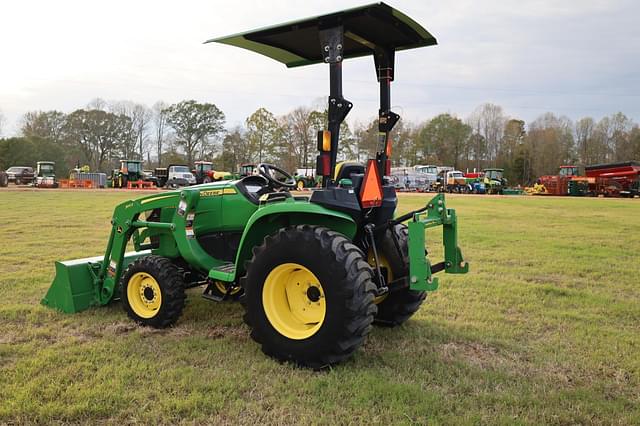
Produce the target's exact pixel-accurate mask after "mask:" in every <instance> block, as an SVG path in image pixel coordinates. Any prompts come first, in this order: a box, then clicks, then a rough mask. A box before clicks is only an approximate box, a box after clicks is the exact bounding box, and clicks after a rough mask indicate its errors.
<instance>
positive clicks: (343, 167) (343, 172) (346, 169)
mask: <svg viewBox="0 0 640 426" xmlns="http://www.w3.org/2000/svg"><path fill="white" fill-rule="evenodd" d="M352 173H355V174H364V164H362V163H357V162H355V161H343V162H342V163H338V165H337V166H336V173H335V179H334V180H335V181H336V182H340V179H351V174H352Z"/></svg>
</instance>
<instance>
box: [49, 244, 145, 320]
mask: <svg viewBox="0 0 640 426" xmlns="http://www.w3.org/2000/svg"><path fill="white" fill-rule="evenodd" d="M148 254H150V252H149V251H148V250H147V251H141V252H129V253H126V254H125V256H124V260H123V268H126V267H127V266H128V265H129V264H130V263H131V262H133V261H134V260H136V259H137V258H139V257H141V256H144V255H148ZM103 260H104V258H103V257H102V256H96V257H87V258H84V259H74V260H67V261H63V262H56V276H55V278H54V279H53V282H52V283H51V287H49V290H48V291H47V294H46V295H45V297H44V298H43V299H42V300H41V303H42V304H43V305H45V306H48V307H50V308H54V309H57V310H59V311H62V312H64V313H68V314H72V313H76V312H80V311H83V310H85V309H87V308H89V307H91V306H97V305H99V304H100V303H99V301H98V298H97V289H96V285H97V284H96V282H95V276H97V274H98V271H99V269H100V266H101V265H102V261H103Z"/></svg>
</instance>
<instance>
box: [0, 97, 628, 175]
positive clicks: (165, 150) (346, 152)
mask: <svg viewBox="0 0 640 426" xmlns="http://www.w3.org/2000/svg"><path fill="white" fill-rule="evenodd" d="M326 121H327V112H326V110H322V109H317V108H311V107H306V106H301V107H298V108H296V109H294V110H292V111H291V112H289V113H287V114H285V115H282V116H276V115H274V114H273V113H272V112H270V111H268V110H267V109H265V108H259V109H258V110H256V111H255V112H254V113H252V114H251V115H250V116H249V117H247V118H246V120H245V121H244V123H243V125H239V126H235V127H232V128H226V126H225V124H226V119H225V115H224V113H223V112H222V110H220V109H219V108H218V107H217V106H216V105H215V104H213V103H200V102H197V101H195V100H185V101H181V102H178V103H175V104H171V105H169V104H166V103H164V102H157V103H155V104H154V105H153V106H152V107H148V106H146V105H143V104H139V103H134V102H131V101H117V102H106V101H104V100H102V99H95V100H94V101H92V102H91V103H89V104H88V105H87V106H86V107H85V108H81V109H78V110H76V111H73V112H71V113H68V114H65V113H63V112H60V111H31V112H28V113H26V114H25V115H24V116H23V117H22V119H21V121H20V123H19V127H20V136H18V137H13V138H7V139H0V167H2V168H6V167H9V166H11V165H30V164H34V163H35V162H36V161H39V160H51V161H56V162H57V163H58V165H59V166H58V167H59V170H60V169H68V168H70V167H73V166H75V165H76V164H80V165H84V164H87V165H89V166H90V168H91V169H92V170H96V171H103V172H107V173H108V172H109V170H110V169H111V168H113V167H114V166H116V165H117V163H118V160H119V159H122V158H127V159H140V160H144V161H145V162H146V163H147V164H146V167H149V168H151V167H153V166H157V165H167V164H169V163H187V164H189V165H192V164H193V162H194V161H196V160H199V159H202V160H209V161H213V162H214V166H215V167H216V168H217V169H219V170H235V169H236V167H237V165H238V164H241V163H247V162H271V163H275V164H278V165H280V166H282V167H283V168H285V169H287V170H290V171H294V170H296V169H297V168H315V156H316V154H317V152H316V134H317V132H318V130H322V129H324V128H325V127H326ZM3 123H4V120H3V117H2V114H0V131H1V129H2V124H3ZM340 139H341V141H340V152H339V153H338V158H339V159H343V160H355V161H364V160H366V159H367V158H371V157H373V156H374V155H375V151H376V149H377V144H378V129H377V120H376V119H372V120H370V121H368V122H365V123H361V122H356V123H353V124H352V125H349V124H347V123H346V122H345V123H343V126H342V128H341V134H340ZM392 139H393V151H392V157H391V160H392V165H393V166H394V167H399V166H413V165H416V164H437V165H449V166H453V167H455V168H456V169H459V170H463V171H466V170H473V169H476V170H479V169H482V168H484V167H502V168H504V169H505V175H506V177H507V178H508V179H509V181H510V182H512V183H520V184H528V183H531V182H532V181H533V180H535V179H536V177H538V176H540V175H543V174H554V173H556V172H557V169H558V167H559V166H560V165H562V164H569V163H578V164H594V163H603V162H613V161H628V160H640V128H639V126H638V124H637V123H635V122H634V121H633V120H632V119H630V118H629V117H627V116H626V115H624V114H623V113H621V112H618V113H616V114H613V115H611V116H607V117H603V118H601V119H600V120H595V119H594V118H591V117H585V118H581V119H580V120H578V121H576V122H573V121H572V120H570V119H569V118H568V117H566V116H558V115H556V114H553V113H550V112H548V113H545V114H542V115H541V116H539V117H538V118H536V119H535V120H534V121H532V122H530V123H525V122H524V121H523V120H520V119H518V118H513V117H509V116H508V115H507V114H506V113H505V111H504V110H503V108H502V107H500V106H498V105H494V104H491V103H486V104H483V105H480V106H479V107H478V108H476V109H475V110H474V111H473V112H472V113H471V114H470V115H469V116H468V117H466V118H460V117H457V116H455V115H452V114H448V113H447V114H440V115H437V116H435V117H433V118H431V119H428V120H426V121H424V122H422V123H412V122H409V121H406V120H401V121H400V122H399V123H398V124H397V125H396V127H395V129H394V131H393V133H392Z"/></svg>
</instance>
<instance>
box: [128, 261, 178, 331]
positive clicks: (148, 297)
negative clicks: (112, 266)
mask: <svg viewBox="0 0 640 426" xmlns="http://www.w3.org/2000/svg"><path fill="white" fill-rule="evenodd" d="M185 297H186V296H185V285H184V279H183V276H182V273H181V271H180V269H179V268H178V267H177V266H176V265H175V264H173V262H171V260H169V259H167V258H165V257H161V256H145V257H141V258H139V259H138V260H136V261H135V262H133V263H132V264H131V265H129V267H128V268H127V269H126V271H125V272H124V274H123V275H122V278H121V279H120V298H121V299H122V306H123V308H124V310H125V312H126V313H127V315H128V316H129V318H131V319H132V320H134V321H135V322H137V323H138V324H141V325H145V326H150V327H154V328H165V327H169V326H170V325H173V324H174V323H175V322H176V321H177V320H178V318H180V315H181V314H182V309H183V308H184V301H185Z"/></svg>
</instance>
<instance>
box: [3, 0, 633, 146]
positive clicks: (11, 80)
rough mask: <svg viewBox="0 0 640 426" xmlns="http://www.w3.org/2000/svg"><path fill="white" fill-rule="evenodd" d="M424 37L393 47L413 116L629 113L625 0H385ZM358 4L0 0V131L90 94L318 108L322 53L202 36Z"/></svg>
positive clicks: (249, 108) (349, 72) (371, 89)
mask: <svg viewBox="0 0 640 426" xmlns="http://www.w3.org/2000/svg"><path fill="white" fill-rule="evenodd" d="M387 3H388V4H389V5H391V6H393V7H395V8H397V9H399V10H400V11H402V12H404V13H405V14H407V15H408V16H410V17H412V18H413V19H414V20H416V21H417V22H418V23H420V24H421V25H423V26H424V27H425V28H426V29H427V30H429V31H430V32H431V33H432V34H433V35H434V36H435V37H436V38H437V39H438V45H437V46H431V47H426V48H420V49H414V50H411V51H402V52H398V53H397V54H396V71H395V76H396V78H395V82H394V84H393V87H392V105H393V110H394V111H395V112H397V113H399V114H400V115H401V116H403V117H404V118H406V119H409V120H411V121H415V122H421V121H423V120H426V119H428V118H430V117H433V116H435V115H437V114H439V113H445V112H448V113H451V114H454V115H457V116H459V117H461V118H465V117H466V116H468V115H469V114H470V113H471V112H472V111H473V110H474V109H475V108H476V107H478V106H479V105H481V104H482V103H485V102H492V103H495V104H498V105H501V106H502V107H503V108H504V110H505V112H506V114H507V115H509V116H510V117H513V118H519V119H524V120H525V121H526V122H530V121H532V120H534V119H535V118H536V117H538V116H539V115H541V114H543V113H545V112H547V111H551V112H554V113H556V114H559V115H566V116H568V117H569V118H571V119H573V120H576V119H579V118H581V117H584V116H592V117H594V118H596V119H599V118H601V117H603V116H605V115H610V114H613V113H615V112H618V111H622V112H623V113H625V114H626V115H627V116H629V117H630V118H632V119H633V120H634V121H636V122H640V54H639V53H640V27H639V26H638V22H637V19H638V16H640V2H638V1H637V0H580V1H577V0H564V1H559V0H520V1H506V0H503V1H498V0H451V1H441V0H440V1H432V0H414V1H404V0H390V1H388V2H387ZM362 4H366V0H365V2H363V1H351V0H341V1H337V0H323V1H304V2H303V1H297V2H296V1H285V0H271V1H250V0H246V1H245V0H235V1H231V2H230V1H224V2H223V1H216V0H209V1H199V0H183V1H179V2H178V1H164V0H155V1H146V0H127V1H121V0H111V1H109V2H97V1H86V0H83V1H71V0H58V1H55V2H53V1H35V0H21V1H11V2H3V3H2V5H1V6H0V111H1V112H2V114H3V115H4V117H5V121H6V124H5V126H4V131H3V135H4V136H10V135H13V134H15V133H17V132H18V128H19V120H20V118H21V117H22V115H23V114H24V113H25V112H27V111H33V110H52V109H55V110H60V111H63V112H67V113H68V112H72V111H73V110H75V109H77V108H83V107H85V106H86V105H87V104H88V103H89V102H90V101H91V100H92V99H95V98H97V97H100V98H103V99H105V100H108V101H110V100H113V101H118V100H132V101H135V102H140V103H144V104H147V105H149V106H151V105H152V104H153V103H155V102H156V101H159V100H162V101H164V102H167V103H174V102H178V101H180V100H184V99H196V100H198V101H201V102H212V103H215V104H216V105H217V106H218V107H219V108H220V109H222V111H223V112H224V113H225V115H226V117H227V126H228V127H233V126H235V125H239V124H242V123H243V122H244V120H245V118H246V117H247V116H249V115H250V114H251V113H252V112H253V111H255V110H256V109H258V108H260V107H265V108H267V109H268V110H270V111H272V112H273V113H274V114H276V115H281V114H286V113H287V112H289V111H291V110H292V109H294V108H295V107H297V106H301V105H305V106H318V105H322V104H323V102H325V99H326V98H325V97H326V96H327V95H328V69H327V67H326V66H325V65H323V64H318V65H312V66H307V67H299V68H294V69H287V68H286V67H285V66H284V65H282V64H280V63H278V62H276V61H273V60H272V59H269V58H267V57H263V56H261V55H258V54H256V53H253V52H249V51H245V50H243V49H238V48H235V47H232V46H226V45H221V44H206V45H205V44H203V42H204V41H205V40H207V39H209V38H212V37H217V36H224V35H228V34H233V33H237V32H241V31H245V30H250V29H255V28H260V27H263V26H268V25H273V24H277V23H281V22H287V21H290V20H296V19H300V18H305V17H308V16H314V15H320V14H324V13H330V12H333V11H337V10H341V9H346V8H349V7H354V6H359V5H362ZM343 70H344V71H343V72H344V83H343V86H344V96H345V98H347V99H349V100H350V101H352V102H353V103H354V109H353V110H352V111H351V113H350V114H349V118H348V121H350V122H351V123H353V122H356V121H360V122H364V121H368V120H370V119H373V118H374V117H375V116H376V115H377V108H378V99H377V96H378V91H377V90H378V89H377V83H376V80H375V72H374V68H373V60H372V59H371V58H370V57H367V58H358V59H350V60H347V61H345V63H344V64H343Z"/></svg>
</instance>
